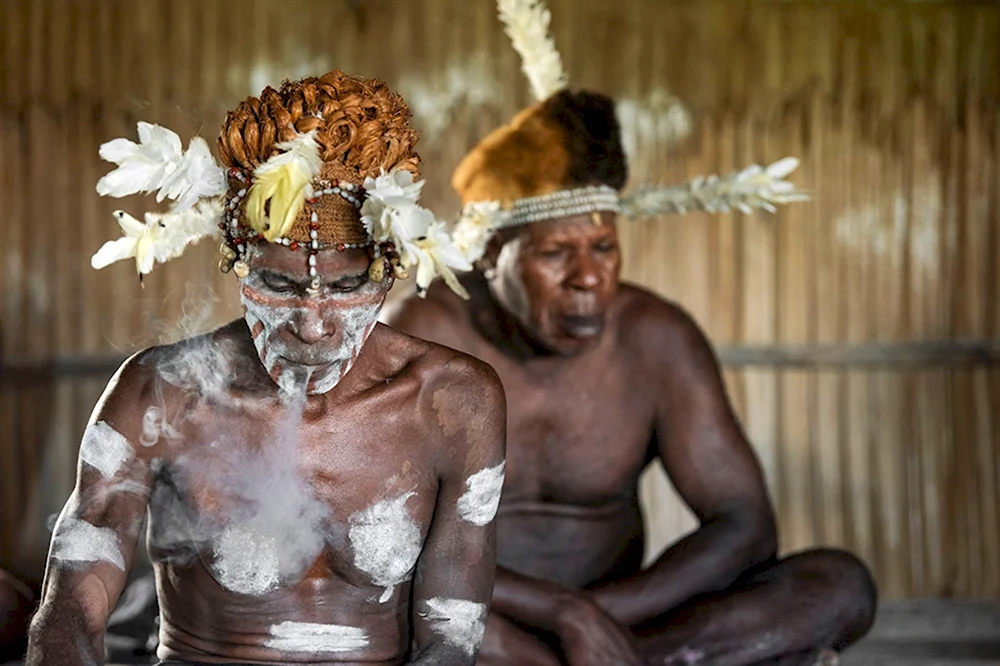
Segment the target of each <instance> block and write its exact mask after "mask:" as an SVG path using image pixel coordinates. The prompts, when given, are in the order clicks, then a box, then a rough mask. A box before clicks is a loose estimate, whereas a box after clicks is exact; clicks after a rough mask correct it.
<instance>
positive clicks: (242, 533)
mask: <svg viewBox="0 0 1000 666" xmlns="http://www.w3.org/2000/svg"><path fill="white" fill-rule="evenodd" d="M214 555H215V561H214V562H213V563H212V569H213V571H214V572H215V577H216V579H217V580H218V581H219V584H220V585H222V586H223V587H225V588H226V589H227V590H231V591H233V592H236V593H238V594H264V593H265V592H269V591H270V590H273V589H275V588H276V587H278V583H279V580H280V574H279V571H280V562H279V558H278V543H277V541H276V540H275V539H274V537H273V536H268V535H265V534H260V533H259V532H257V531H256V530H254V529H252V528H247V527H244V526H240V525H235V526H232V525H231V526H229V527H227V528H226V529H225V530H224V531H223V532H222V534H220V535H219V536H218V538H217V539H216V540H215V548H214Z"/></svg>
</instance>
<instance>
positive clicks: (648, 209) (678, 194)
mask: <svg viewBox="0 0 1000 666" xmlns="http://www.w3.org/2000/svg"><path fill="white" fill-rule="evenodd" d="M798 165H799V161H798V159H796V158H794V157H786V158H784V159H781V160H778V161H777V162H774V163H773V164H771V165H769V166H767V167H761V166H758V165H756V164H751V165H750V166H748V167H746V168H745V169H743V170H742V171H737V172H735V173H732V174H730V175H728V176H725V177H723V178H719V177H718V176H714V175H713V176H708V177H707V178H706V177H704V176H699V177H698V178H695V179H694V180H692V181H690V182H688V183H685V184H683V185H672V186H667V187H647V188H641V189H639V190H636V191H635V192H633V193H632V194H630V195H627V196H624V197H622V198H621V212H622V214H623V215H625V216H626V217H629V218H631V219H639V218H645V217H652V216H654V215H664V214H670V213H674V214H684V213H689V212H692V211H703V212H706V213H720V212H721V213H728V212H729V211H731V210H739V211H740V212H742V213H745V214H747V215H750V214H751V213H753V211H754V209H755V208H761V209H764V210H766V211H768V212H769V213H775V212H777V210H778V209H777V208H776V206H778V205H783V204H790V203H794V202H796V201H808V200H809V195H808V194H807V193H806V192H804V191H802V190H799V189H796V187H795V184H794V183H791V182H789V181H787V180H785V177H786V176H788V175H789V174H790V173H792V171H794V170H795V169H796V168H797V167H798Z"/></svg>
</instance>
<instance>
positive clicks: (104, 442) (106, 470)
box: [80, 421, 133, 479]
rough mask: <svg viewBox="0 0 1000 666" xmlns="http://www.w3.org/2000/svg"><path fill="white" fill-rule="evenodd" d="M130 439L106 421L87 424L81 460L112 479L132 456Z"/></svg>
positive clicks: (81, 448) (81, 447) (81, 445)
mask: <svg viewBox="0 0 1000 666" xmlns="http://www.w3.org/2000/svg"><path fill="white" fill-rule="evenodd" d="M132 454H133V449H132V445H131V444H129V442H128V440H127V439H125V437H123V436H122V435H121V434H120V433H119V432H118V431H117V430H115V429H114V428H112V427H111V426H109V425H108V424H107V423H105V422H104V421H98V422H97V423H92V424H91V425H89V426H87V429H86V430H85V431H84V433H83V441H82V442H81V443H80V460H82V461H83V462H84V463H86V464H88V465H90V466H91V467H95V468H97V469H98V470H100V472H101V475H102V476H103V477H104V478H106V479H110V478H111V477H112V476H114V475H115V474H116V473H117V472H118V470H120V469H121V468H122V466H123V465H124V464H125V463H126V462H127V461H128V460H129V458H131V457H132Z"/></svg>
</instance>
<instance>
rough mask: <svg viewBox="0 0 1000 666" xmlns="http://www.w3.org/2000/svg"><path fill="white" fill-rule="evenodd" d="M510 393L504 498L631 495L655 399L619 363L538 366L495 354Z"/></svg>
mask: <svg viewBox="0 0 1000 666" xmlns="http://www.w3.org/2000/svg"><path fill="white" fill-rule="evenodd" d="M494 367H495V368H496V369H497V372H498V373H499V374H500V377H501V380H502V381H503V384H504V389H505V391H506V394H507V410H508V430H507V480H506V482H505V486H504V498H503V502H505V503H508V504H512V503H515V502H518V501H529V502H530V501H545V502H555V503H560V504H568V505H579V506H599V505H602V504H606V503H608V502H610V501H615V500H618V499H621V498H622V497H623V496H628V495H629V494H631V493H632V492H634V490H635V484H636V480H637V479H638V476H639V473H640V472H641V471H642V469H643V467H644V466H645V464H646V461H647V458H646V456H647V451H648V448H649V443H650V438H651V435H652V430H653V417H652V407H651V405H652V400H650V399H649V396H647V395H644V393H643V391H642V390H641V388H640V387H639V386H638V385H637V383H636V382H635V381H634V380H633V378H630V377H629V373H628V372H627V370H626V369H625V368H624V367H623V366H622V365H620V364H616V363H613V362H606V361H601V360H600V359H595V360H594V362H591V363H586V364H584V363H581V364H579V365H576V366H574V365H567V366H566V367H565V368H561V369H558V370H556V371H553V372H544V371H542V372H538V371H537V370H538V369H537V368H525V367H523V366H520V365H517V364H514V363H512V362H510V361H508V360H506V359H505V360H498V361H497V362H496V364H495V365H494Z"/></svg>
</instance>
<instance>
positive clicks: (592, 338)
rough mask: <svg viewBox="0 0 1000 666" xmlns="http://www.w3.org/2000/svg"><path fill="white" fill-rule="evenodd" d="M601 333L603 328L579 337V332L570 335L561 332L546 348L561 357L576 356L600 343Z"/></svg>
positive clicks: (566, 332)
mask: <svg viewBox="0 0 1000 666" xmlns="http://www.w3.org/2000/svg"><path fill="white" fill-rule="evenodd" d="M603 332H604V329H603V328H601V329H600V330H599V331H595V332H593V333H590V334H587V335H581V334H580V333H579V332H574V334H570V333H569V332H568V331H561V335H560V336H559V337H558V338H557V339H555V340H552V341H550V343H549V345H548V346H549V348H550V349H552V351H554V352H556V353H557V354H559V355H561V356H576V355H577V354H582V353H583V352H585V351H588V350H590V349H593V348H594V347H596V346H598V345H599V344H600V343H601V338H602V334H603Z"/></svg>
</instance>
